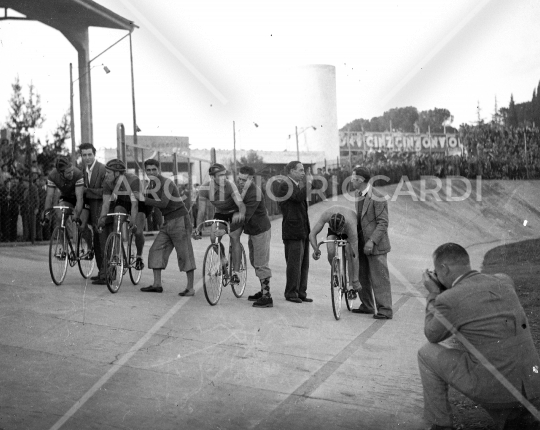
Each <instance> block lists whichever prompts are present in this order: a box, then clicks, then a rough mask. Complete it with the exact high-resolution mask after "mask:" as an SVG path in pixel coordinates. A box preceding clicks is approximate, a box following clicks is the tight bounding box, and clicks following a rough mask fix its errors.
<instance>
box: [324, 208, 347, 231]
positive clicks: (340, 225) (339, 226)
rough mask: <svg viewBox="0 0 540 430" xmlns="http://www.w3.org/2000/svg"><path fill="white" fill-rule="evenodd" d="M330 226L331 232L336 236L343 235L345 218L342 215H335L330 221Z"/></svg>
mask: <svg viewBox="0 0 540 430" xmlns="http://www.w3.org/2000/svg"><path fill="white" fill-rule="evenodd" d="M328 225H329V226H330V230H332V231H333V232H335V233H336V234H343V231H344V230H345V217H344V216H343V215H342V214H340V213H337V214H333V215H332V216H331V217H330V221H328Z"/></svg>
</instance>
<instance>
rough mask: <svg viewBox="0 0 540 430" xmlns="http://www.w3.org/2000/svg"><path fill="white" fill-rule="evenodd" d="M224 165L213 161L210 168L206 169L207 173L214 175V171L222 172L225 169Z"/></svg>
mask: <svg viewBox="0 0 540 430" xmlns="http://www.w3.org/2000/svg"><path fill="white" fill-rule="evenodd" d="M226 170H227V169H226V167H225V166H224V165H223V164H219V163H214V164H212V165H211V166H210V168H209V169H208V174H209V175H210V176H214V175H215V174H216V173H218V172H224V171H226Z"/></svg>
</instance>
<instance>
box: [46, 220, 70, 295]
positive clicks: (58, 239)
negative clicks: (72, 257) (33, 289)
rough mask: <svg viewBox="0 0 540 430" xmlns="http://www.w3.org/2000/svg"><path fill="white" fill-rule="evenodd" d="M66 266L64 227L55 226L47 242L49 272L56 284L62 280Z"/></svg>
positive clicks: (66, 254) (66, 253)
mask: <svg viewBox="0 0 540 430" xmlns="http://www.w3.org/2000/svg"><path fill="white" fill-rule="evenodd" d="M67 266H68V252H67V238H66V228H65V227H55V228H54V230H53V233H52V235H51V241H50V242H49V272H50V273H51V278H52V280H53V282H54V283H55V284H56V285H60V284H61V283H62V282H64V279H65V277H66V271H67Z"/></svg>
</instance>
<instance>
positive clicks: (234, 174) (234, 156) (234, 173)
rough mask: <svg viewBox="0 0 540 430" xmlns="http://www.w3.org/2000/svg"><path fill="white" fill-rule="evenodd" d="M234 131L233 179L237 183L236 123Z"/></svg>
mask: <svg viewBox="0 0 540 430" xmlns="http://www.w3.org/2000/svg"><path fill="white" fill-rule="evenodd" d="M232 130H233V158H234V172H233V179H234V182H236V126H235V124H234V121H233V122H232ZM296 145H297V146H298V136H297V137H296Z"/></svg>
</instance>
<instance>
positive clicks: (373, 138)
mask: <svg viewBox="0 0 540 430" xmlns="http://www.w3.org/2000/svg"><path fill="white" fill-rule="evenodd" d="M339 143H340V152H341V155H342V156H343V155H344V154H348V151H349V149H350V150H351V151H365V152H369V151H383V152H390V151H401V152H432V153H433V152H443V153H447V154H451V153H455V152H456V151H458V150H459V151H461V144H460V142H459V137H458V136H457V135H456V134H442V133H440V134H438V133H434V134H427V133H426V134H415V133H390V132H387V133H375V132H347V131H341V132H339Z"/></svg>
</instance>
